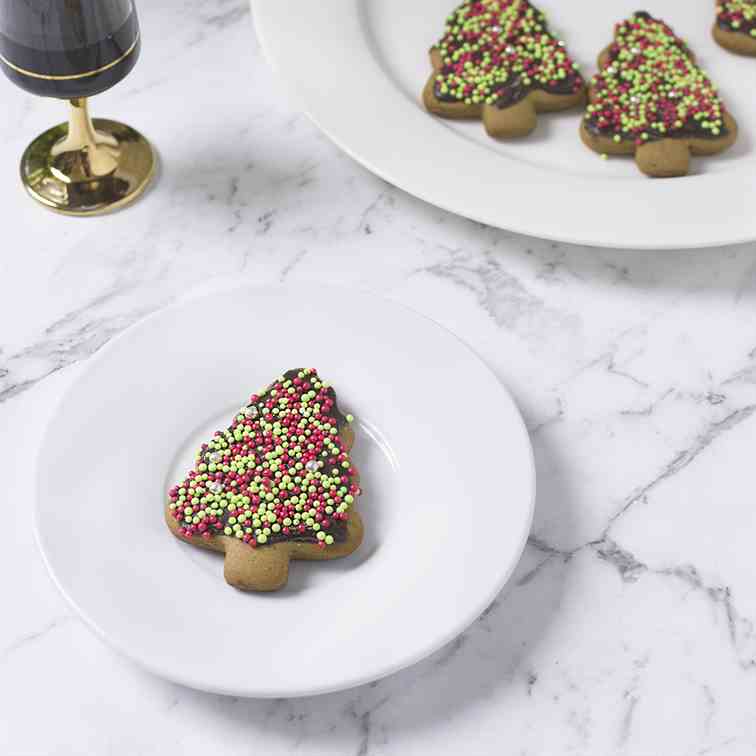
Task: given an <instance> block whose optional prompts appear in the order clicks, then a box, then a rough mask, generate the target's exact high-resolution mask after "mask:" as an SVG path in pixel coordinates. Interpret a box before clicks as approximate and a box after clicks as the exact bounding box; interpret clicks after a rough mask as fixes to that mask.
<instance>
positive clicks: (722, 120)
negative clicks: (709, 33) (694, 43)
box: [580, 11, 738, 177]
mask: <svg viewBox="0 0 756 756" xmlns="http://www.w3.org/2000/svg"><path fill="white" fill-rule="evenodd" d="M598 62H599V68H600V70H599V72H598V73H597V74H596V75H595V76H594V77H593V80H592V81H591V84H590V87H589V89H588V101H589V104H588V107H587V108H586V113H585V117H584V118H583V123H582V125H581V127H580V135H581V138H582V140H583V142H584V143H585V144H586V145H587V146H588V147H590V148H591V149H592V150H595V151H596V152H598V153H601V154H610V155H633V154H634V155H635V160H636V163H637V164H638V167H639V168H640V170H641V171H643V173H645V174H647V175H648V176H659V177H664V176H683V175H685V174H686V173H688V169H689V163H690V155H691V154H693V155H714V154H715V153H717V152H721V151H722V150H724V149H726V148H727V147H729V146H730V145H732V143H733V142H734V141H735V139H736V137H737V131H738V127H737V124H736V122H735V119H734V118H733V117H732V116H731V115H730V114H729V113H728V112H727V110H726V109H725V107H724V105H723V104H722V101H721V100H720V99H719V95H718V94H717V89H716V87H715V86H714V85H713V84H712V82H711V81H710V80H709V78H708V76H707V75H706V74H705V73H704V72H703V71H702V70H701V69H700V68H699V67H698V66H697V65H696V62H695V58H694V56H693V53H692V52H691V51H690V49H689V48H688V47H687V45H686V44H685V42H683V40H681V39H680V38H679V37H677V36H675V34H674V32H673V31H672V29H671V28H670V27H669V26H667V24H665V23H664V22H663V21H660V20H658V19H655V18H653V17H652V16H650V15H649V14H648V13H645V12H644V11H639V12H638V13H635V14H633V15H632V16H631V17H630V18H628V19H627V20H625V21H622V22H621V23H619V24H617V26H616V27H615V31H614V42H613V43H612V44H611V45H610V46H609V47H607V48H606V49H605V50H604V51H603V52H602V53H601V55H600V56H599V61H598Z"/></svg>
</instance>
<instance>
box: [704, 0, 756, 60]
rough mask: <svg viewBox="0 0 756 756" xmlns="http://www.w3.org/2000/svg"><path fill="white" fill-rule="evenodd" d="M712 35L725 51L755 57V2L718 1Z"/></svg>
mask: <svg viewBox="0 0 756 756" xmlns="http://www.w3.org/2000/svg"><path fill="white" fill-rule="evenodd" d="M712 34H713V35H714V39H715V40H716V41H717V42H718V43H719V44H720V45H722V47H724V48H726V49H727V50H731V51H732V52H736V53H740V54H741V55H756V1H755V0H720V1H719V2H718V3H717V18H716V20H715V21H714V28H713V30H712Z"/></svg>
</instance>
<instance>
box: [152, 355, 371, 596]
mask: <svg viewBox="0 0 756 756" xmlns="http://www.w3.org/2000/svg"><path fill="white" fill-rule="evenodd" d="M352 420H353V418H352V416H351V415H344V414H342V412H341V411H340V410H339V408H338V406H337V404H336V394H335V392H334V390H333V388H331V386H329V385H328V384H327V383H326V382H324V381H322V380H321V378H320V377H319V376H318V374H317V372H316V371H315V370H313V369H311V368H305V369H298V370H289V371H288V372H286V373H284V375H282V376H281V377H280V378H278V379H277V380H276V381H275V382H274V383H272V384H271V385H270V386H269V387H268V388H267V389H265V391H263V392H262V393H260V394H254V395H252V396H251V397H250V400H249V402H248V403H247V404H246V405H245V406H243V407H242V408H241V409H240V410H239V411H238V412H237V413H236V414H235V415H234V419H233V421H232V422H231V424H230V425H229V426H228V428H226V429H225V430H222V431H217V432H216V433H215V435H214V436H213V437H212V438H211V439H210V440H209V441H208V442H207V443H205V444H203V445H202V448H201V449H200V450H199V453H198V454H197V457H196V460H195V464H194V468H193V469H192V470H190V471H189V473H188V475H187V476H186V478H185V479H184V480H183V481H181V482H180V483H179V484H178V485H176V486H174V487H173V488H172V489H171V490H170V492H169V494H168V503H167V505H166V509H165V519H166V522H167V524H168V527H169V529H170V530H171V532H172V533H173V534H174V535H175V536H176V537H177V538H180V539H181V540H182V541H186V542H188V543H191V544H192V545H194V546H200V547H202V548H206V549H213V550H214V551H222V552H224V553H225V555H226V556H225V563H224V575H225V578H226V582H227V583H229V584H230V585H232V586H234V587H235V588H239V589H241V590H252V591H275V590H277V589H279V588H281V587H283V586H284V585H285V584H286V581H287V579H288V574H289V561H290V560H291V559H335V558H337V557H342V556H347V555H348V554H351V553H352V552H353V551H354V550H355V549H356V548H357V547H358V546H359V545H360V543H361V541H362V536H363V526H362V520H361V519H360V515H359V514H358V512H357V511H356V509H355V499H356V497H357V496H358V495H359V494H360V485H359V475H358V472H357V470H356V468H355V466H354V464H353V463H352V460H351V459H350V457H349V451H350V449H351V448H352V445H353V443H354V432H353V430H352V427H351V423H352Z"/></svg>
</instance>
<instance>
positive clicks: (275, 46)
mask: <svg viewBox="0 0 756 756" xmlns="http://www.w3.org/2000/svg"><path fill="white" fill-rule="evenodd" d="M367 1H368V0H332V3H333V4H334V5H336V6H337V7H336V8H333V9H332V10H333V13H332V14H329V17H338V18H340V19H347V21H348V23H352V22H353V21H354V18H352V19H351V20H350V19H348V18H347V16H349V15H351V16H352V17H354V16H356V17H357V19H358V21H359V23H360V24H361V23H362V20H363V17H364V16H365V15H366V13H367V12H366V10H365V8H366V2H367ZM250 5H251V8H252V15H253V20H254V29H255V32H256V34H257V38H258V40H259V42H260V47H261V50H262V53H263V56H264V58H265V59H266V60H267V61H268V64H269V65H270V67H271V68H272V69H273V70H274V72H275V73H276V74H277V76H278V78H279V79H280V80H281V81H282V82H283V83H284V84H285V86H286V88H287V89H288V90H289V91H290V92H291V93H292V94H293V95H294V96H295V100H296V102H298V103H301V106H302V109H303V110H304V113H305V114H306V115H307V117H308V118H309V119H310V120H311V121H312V122H313V123H314V124H315V126H316V127H317V128H318V129H319V130H321V131H322V132H323V133H324V134H325V135H326V136H327V137H328V138H329V139H330V140H331V141H332V142H333V143H334V144H335V145H336V146H337V147H338V148H339V149H341V150H342V151H343V152H345V153H346V154H347V155H349V157H351V158H352V159H353V160H355V161H356V162H357V163H359V164H360V165H362V166H363V167H365V168H366V169H367V170H369V171H370V172H372V173H374V174H375V175H377V176H378V177H379V178H381V179H383V180H384V181H386V182H388V183H390V184H392V185H394V186H396V187H398V188H400V189H402V190H403V191H405V192H407V193H408V194H410V195H412V196H414V197H417V198H418V199H421V200H423V201H424V202H427V203H429V204H431V205H434V206H435V207H438V208H441V209H442V210H445V211H447V212H450V213H453V214H455V215H458V216H461V217H465V218H468V219H470V220H473V221H476V222H478V223H482V224H485V225H487V226H491V227H494V228H498V229H501V230H504V231H509V232H514V233H518V234H522V235H524V236H527V237H531V238H537V239H544V240H547V241H553V242H561V243H569V244H575V245H579V246H587V247H596V248H604V249H616V250H626V251H633V250H635V251H649V250H689V251H694V250H697V249H710V248H715V247H722V246H726V245H732V244H741V243H745V242H751V241H753V240H754V239H756V215H754V214H752V213H749V212H747V207H748V206H749V204H756V185H754V184H753V182H749V181H748V180H747V177H746V176H743V175H739V174H737V175H729V174H721V173H711V174H705V175H698V176H686V177H682V178H677V179H675V184H674V185H675V186H676V187H677V189H676V192H677V193H678V194H679V195H680V196H681V200H680V201H676V202H673V203H669V202H667V198H668V196H669V192H668V191H667V190H662V189H661V187H662V186H667V187H668V186H669V181H664V180H652V179H649V180H648V181H647V182H644V185H645V186H647V187H648V190H647V192H644V193H643V195H642V196H639V195H640V193H638V192H632V191H630V192H627V193H625V194H624V195H623V203H624V202H625V200H626V199H627V198H628V197H629V198H630V201H631V203H635V204H636V205H637V208H636V207H634V208H632V210H636V209H640V210H645V212H646V213H653V221H654V222H653V223H651V222H637V220H638V219H637V216H635V222H628V218H627V217H625V212H621V209H622V210H625V208H626V204H623V205H622V208H621V209H620V208H619V207H613V206H612V203H610V202H608V201H606V196H607V194H609V193H610V192H609V190H610V189H612V188H616V186H617V181H616V180H612V179H611V178H606V179H603V178H601V177H577V180H573V182H572V184H571V185H569V186H568V187H567V190H568V191H567V200H568V203H569V204H570V207H569V212H562V214H561V215H560V216H559V218H558V219H546V220H545V221H544V219H543V218H541V217H538V218H536V216H535V215H534V214H533V212H532V208H530V209H529V208H527V207H526V204H527V200H531V199H533V198H539V199H540V198H541V197H543V196H546V195H548V196H549V199H553V198H554V197H555V196H556V195H555V194H554V193H553V192H552V186H551V182H552V181H553V176H554V175H555V174H553V173H551V172H549V171H547V170H546V169H545V168H543V167H541V166H533V165H529V166H525V165H524V164H523V163H522V162H520V161H516V160H512V159H507V158H506V157H505V156H502V158H503V159H504V160H506V161H507V162H506V167H507V172H508V175H509V176H512V177H514V179H515V181H522V183H517V184H516V186H517V192H513V193H512V195H513V196H514V198H515V205H516V207H513V208H510V213H509V215H507V217H506V218H505V220H501V215H500V209H498V208H497V209H496V212H494V211H493V209H492V208H493V206H491V207H489V208H487V209H486V210H485V211H481V210H480V209H479V208H477V207H473V206H468V207H464V206H462V207H460V204H459V203H460V202H462V203H464V202H467V200H466V199H465V200H460V198H459V196H457V197H454V198H452V195H450V194H449V192H448V191H446V190H445V189H444V188H442V189H439V188H438V185H441V186H442V187H443V186H444V182H442V181H439V180H438V176H439V170H440V169H439V165H440V164H441V163H442V161H439V160H438V154H437V153H436V154H434V153H433V151H432V150H430V151H429V150H428V149H427V147H428V143H429V142H431V141H433V140H425V143H424V140H423V139H422V138H413V141H412V147H413V148H414V149H418V150H420V152H419V153H418V157H422V158H423V162H424V163H425V164H427V165H432V166H433V171H435V179H436V180H434V181H433V182H430V181H428V180H426V179H420V180H417V179H416V178H412V177H408V176H407V175H406V174H405V175H401V172H400V171H399V172H397V170H396V167H395V165H393V164H392V160H393V158H389V157H387V156H386V154H384V155H381V150H380V148H379V147H376V145H375V144H374V142H376V141H380V140H373V142H372V143H366V142H365V140H364V139H362V138H361V137H359V136H357V137H355V136H354V131H353V132H352V135H347V136H345V133H344V128H343V127H342V126H341V124H340V123H339V117H338V115H336V114H337V113H338V112H339V111H338V107H337V106H338V98H336V97H333V98H332V99H331V101H329V102H328V103H323V102H319V101H318V99H317V97H316V92H315V91H314V89H313V87H312V86H311V85H310V84H308V83H307V81H306V80H303V79H302V77H301V76H300V74H301V73H302V68H303V67H302V66H301V65H297V63H296V62H294V61H293V60H291V59H289V58H288V57H287V55H285V54H280V53H281V52H286V50H289V51H291V50H292V49H294V48H295V47H298V46H302V45H305V46H306V45H308V44H309V45H314V44H315V38H316V37H317V35H315V34H309V35H307V34H299V33H297V31H296V30H297V28H298V27H297V23H304V22H303V21H302V18H307V19H308V25H309V24H312V23H313V21H314V20H316V19H317V13H316V10H317V6H314V5H313V4H304V5H301V4H299V3H296V2H295V0H250ZM452 5H454V2H452V0H450V7H451V6H452ZM345 13H346V14H347V15H346V16H345ZM298 17H299V18H300V20H299V21H297V20H296V19H297V18H298ZM284 18H285V19H286V21H287V23H279V22H278V21H282V20H283V19H284ZM292 19H294V22H292ZM348 23H347V24H346V25H348ZM343 26H344V25H342V31H343ZM347 33H348V32H347ZM361 33H362V35H363V37H367V35H366V33H365V30H364V29H361ZM342 36H344V35H342ZM430 39H432V35H431V36H430ZM364 41H365V42H366V44H365V45H364V48H365V49H366V50H368V53H367V57H368V58H369V60H370V65H369V66H367V65H365V61H364V60H360V61H350V63H353V64H355V65H348V66H346V65H342V66H340V67H336V66H335V65H334V64H333V63H332V62H329V61H328V58H329V56H322V55H321V56H319V57H320V61H319V63H320V65H325V66H328V68H327V73H328V75H329V76H331V77H332V76H334V75H335V76H338V75H342V76H344V75H345V72H353V71H354V70H356V63H357V62H359V63H360V64H361V66H362V68H361V73H364V72H365V71H366V70H367V69H368V67H369V68H372V69H373V74H374V73H375V71H378V72H380V76H379V77H374V79H373V80H372V81H371V82H370V84H372V85H378V84H380V83H381V81H383V82H384V83H385V81H389V80H390V77H389V76H387V75H386V74H385V73H383V72H382V69H381V62H380V61H379V60H378V59H376V58H375V56H374V55H373V53H372V52H370V48H371V47H372V45H371V44H369V43H370V42H371V40H370V39H365V40H364ZM294 43H296V45H295V44H294ZM305 49H307V48H306V47H305ZM313 51H314V52H317V49H316V48H314V47H312V48H310V52H313ZM338 57H339V56H338V55H331V56H330V58H338ZM294 58H296V56H294ZM308 59H309V60H318V56H317V55H310V56H309V58H308ZM306 68H307V69H308V70H313V69H312V68H310V67H306ZM347 75H348V74H347ZM346 80H347V81H348V79H346ZM329 81H331V82H333V79H332V78H331V79H329ZM340 84H343V81H341V82H339V81H338V80H336V81H335V82H334V83H333V86H332V90H340V88H341V87H340V86H339V85H340ZM391 89H392V90H393V91H394V93H395V94H396V95H397V97H396V100H397V102H399V103H402V104H403V107H397V108H396V110H397V112H399V110H401V112H402V115H403V116H407V118H409V117H410V116H411V113H412V111H416V112H417V114H419V115H422V116H423V117H424V118H426V119H428V115H427V114H426V113H425V112H424V111H421V109H420V108H419V107H417V105H418V102H414V101H413V100H411V99H410V98H408V97H406V96H405V94H404V93H403V92H400V91H399V90H398V88H397V87H396V85H394V84H393V82H392V83H391ZM365 91H372V90H371V87H370V86H364V88H363V87H358V88H357V95H356V97H357V101H356V102H355V103H354V105H353V110H354V111H355V112H356V113H358V114H359V113H363V114H368V113H371V112H374V107H373V109H372V110H371V108H370V107H369V104H370V100H369V99H363V100H362V101H359V97H361V96H362V97H365V95H364V92H365ZM320 94H322V87H321V92H320ZM408 105H412V106H413V107H411V108H408V107H407V106H408ZM329 106H334V107H329ZM366 106H368V107H366ZM343 114H344V108H343V107H342V108H341V115H342V117H343ZM362 117H363V123H367V119H368V118H369V116H368V115H364V116H362ZM436 120H438V119H436ZM431 122H432V120H430V119H429V123H431ZM408 124H409V121H407V128H404V129H402V133H403V134H404V135H405V136H406V135H407V134H408V133H409V132H410V131H411V130H410V129H409V125H408ZM437 125H439V124H437ZM444 130H445V131H447V132H448V134H447V137H448V136H451V135H452V134H453V132H452V131H451V130H450V129H446V128H445V129H444ZM437 133H438V134H439V137H438V139H439V140H440V141H441V142H443V143H445V146H448V147H449V148H450V150H452V149H453V148H454V146H455V145H456V146H458V145H459V144H460V143H462V142H463V141H465V140H460V139H459V138H458V135H456V134H455V135H454V136H453V138H452V139H449V138H447V137H445V136H444V135H443V134H442V133H441V132H440V131H439V132H437ZM425 136H427V134H425ZM575 139H576V140H578V137H577V128H576V137H575ZM355 140H356V141H357V142H358V144H357V145H355ZM360 142H361V143H360ZM404 147H405V149H404V150H403V151H404V152H405V153H406V152H407V149H406V145H405V146H404ZM423 151H424V153H425V154H423ZM444 154H445V155H449V150H446V151H444ZM471 154H473V153H471ZM467 156H468V157H469V156H470V155H469V154H468V155H467ZM394 162H395V161H394ZM481 165H482V163H480V164H479V165H476V169H480V168H481ZM523 167H524V168H525V170H522V169H523ZM459 169H460V165H450V166H449V168H448V170H446V169H444V170H446V174H447V175H448V176H454V177H455V178H456V177H459V176H460V172H459ZM477 175H479V174H476V176H477ZM556 175H560V174H556ZM480 177H481V178H483V179H485V178H486V177H485V176H483V175H480ZM535 177H540V178H541V181H540V182H537V184H536V185H532V179H533V178H535ZM574 178H575V177H573V179H574ZM447 183H448V182H447ZM481 183H482V182H481ZM431 184H433V185H434V188H433V189H429V188H428V186H429V185H431ZM587 184H590V185H591V188H590V189H589V191H588V193H587V194H586V185H587ZM636 185H637V184H636V183H633V186H636ZM507 186H510V187H511V186H512V183H510V184H507V185H505V188H506V187H507ZM728 186H729V187H731V188H730V189H729V190H727V188H728ZM723 188H724V190H723ZM463 193H464V192H463V191H462V192H460V193H459V194H460V195H461V194H463ZM723 195H724V196H727V197H733V196H739V197H741V200H742V201H741V202H740V205H739V207H738V203H730V204H729V205H728V204H727V203H726V202H724V200H723ZM696 199H698V202H696ZM455 200H456V201H455ZM704 200H705V203H704ZM591 201H599V202H602V201H603V205H602V206H601V207H600V208H598V210H595V209H594V208H593V207H592V206H591V205H590V204H589V203H590V202H591ZM618 204H619V203H618ZM714 204H716V207H714ZM733 205H735V207H736V208H738V212H737V217H736V218H735V221H733V218H734V214H733ZM704 206H705V207H707V209H708V213H707V217H713V218H717V217H721V218H727V223H726V224H725V223H719V224H717V223H703V222H702V219H701V218H700V217H698V216H699V215H700V208H702V207H704ZM660 207H661V208H662V210H661V211H660V210H659V208H660ZM697 208H698V209H699V212H696V210H697ZM575 212H577V213H578V214H579V215H580V218H581V220H582V221H584V222H582V223H579V224H578V223H575V222H573V221H572V220H571V218H572V217H575ZM664 212H666V213H667V214H668V215H667V217H666V218H664V216H663V213H664ZM528 213H530V216H531V217H530V218H528ZM709 214H710V215H709ZM591 215H601V216H602V217H604V218H607V219H609V220H608V221H607V222H605V223H604V224H603V225H602V226H600V227H599V228H602V227H603V228H604V229H605V230H604V231H600V230H597V229H594V228H593V226H592V225H591V223H590V217H591ZM523 217H524V218H525V219H524V220H523ZM633 217H634V216H633V215H632V213H630V218H631V219H632V218H633ZM660 217H661V218H664V221H661V222H660V221H659V218H660ZM643 220H648V221H650V220H652V219H651V218H649V217H648V215H646V217H645V218H643V219H641V221H643ZM621 222H624V225H620V223H621ZM543 224H545V225H543ZM570 224H571V225H570ZM649 227H654V228H657V229H658V228H660V227H670V228H674V229H675V231H674V232H673V234H667V235H662V236H659V235H658V231H656V232H655V231H653V230H651V231H650V232H649V231H648V230H647V229H648V228H649ZM733 227H734V230H733ZM713 229H714V230H713ZM655 234H656V235H655Z"/></svg>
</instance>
